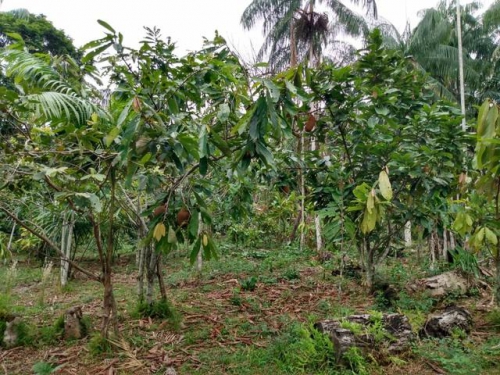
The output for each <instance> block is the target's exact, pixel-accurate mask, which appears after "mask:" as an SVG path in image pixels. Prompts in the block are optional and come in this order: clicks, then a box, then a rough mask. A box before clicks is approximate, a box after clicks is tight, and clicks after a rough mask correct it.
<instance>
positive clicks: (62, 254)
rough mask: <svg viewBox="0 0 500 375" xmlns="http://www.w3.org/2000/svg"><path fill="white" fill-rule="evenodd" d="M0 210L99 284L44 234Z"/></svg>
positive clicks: (6, 211)
mask: <svg viewBox="0 0 500 375" xmlns="http://www.w3.org/2000/svg"><path fill="white" fill-rule="evenodd" d="M0 210H1V211H3V212H4V213H5V214H6V215H7V216H9V217H10V218H11V219H12V220H14V221H15V222H16V223H17V224H19V225H20V226H21V227H23V228H24V229H26V230H27V231H28V232H30V233H31V234H33V235H34V236H36V237H38V238H39V239H41V240H42V241H43V242H45V243H46V244H47V245H49V246H50V247H51V248H52V249H54V250H55V251H56V252H57V253H58V254H59V256H60V257H61V258H62V259H63V260H64V261H65V262H68V263H69V264H71V266H72V267H74V268H75V269H76V270H78V271H80V272H81V273H83V274H85V275H87V276H88V277H90V278H91V279H92V280H94V281H98V282H101V281H102V280H101V278H100V277H99V276H97V275H94V274H93V273H92V272H90V271H87V270H86V269H84V268H82V267H80V266H79V265H78V263H76V262H74V261H73V260H71V259H69V258H68V257H66V255H64V253H63V252H62V251H61V249H60V248H59V247H58V246H57V245H56V244H55V243H54V242H52V241H51V240H50V239H49V238H48V237H47V236H46V235H45V234H43V233H39V232H37V231H36V230H35V229H33V228H32V227H30V226H29V225H28V224H26V223H25V222H23V221H22V220H21V219H19V218H18V217H17V216H16V215H15V214H14V213H12V212H10V211H9V210H8V209H7V208H5V207H3V206H1V205H0Z"/></svg>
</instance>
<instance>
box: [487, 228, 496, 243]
mask: <svg viewBox="0 0 500 375" xmlns="http://www.w3.org/2000/svg"><path fill="white" fill-rule="evenodd" d="M484 236H485V237H486V240H487V241H488V242H489V243H490V244H492V245H497V244H498V238H497V235H496V234H495V233H494V232H493V231H492V230H491V229H489V228H484Z"/></svg>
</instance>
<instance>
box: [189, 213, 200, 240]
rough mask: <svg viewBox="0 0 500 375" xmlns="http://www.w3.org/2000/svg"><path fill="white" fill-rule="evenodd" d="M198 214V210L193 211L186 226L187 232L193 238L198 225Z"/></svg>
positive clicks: (196, 232) (196, 233)
mask: <svg viewBox="0 0 500 375" xmlns="http://www.w3.org/2000/svg"><path fill="white" fill-rule="evenodd" d="M199 225H200V223H199V215H198V211H196V212H193V214H192V215H191V219H190V220H189V226H188V231H189V234H191V236H192V237H193V238H194V237H196V236H197V235H198V227H199Z"/></svg>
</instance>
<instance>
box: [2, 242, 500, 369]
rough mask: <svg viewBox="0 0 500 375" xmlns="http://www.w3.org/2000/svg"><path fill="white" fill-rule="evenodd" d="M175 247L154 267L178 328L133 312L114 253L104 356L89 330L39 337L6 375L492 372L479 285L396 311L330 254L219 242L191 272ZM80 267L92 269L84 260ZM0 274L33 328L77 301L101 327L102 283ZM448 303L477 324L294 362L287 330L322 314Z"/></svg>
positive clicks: (27, 267) (15, 357)
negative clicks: (390, 354) (344, 356)
mask: <svg viewBox="0 0 500 375" xmlns="http://www.w3.org/2000/svg"><path fill="white" fill-rule="evenodd" d="M182 254H183V253H182V252H181V251H178V252H176V253H173V254H171V255H170V256H169V257H168V259H167V260H166V265H165V269H164V272H165V277H166V282H167V286H168V293H169V301H170V303H171V305H172V306H173V307H174V309H175V311H176V312H177V313H178V314H179V316H180V317H181V320H180V323H178V324H175V322H172V321H171V320H160V319H150V318H139V317H137V315H136V314H135V313H134V311H135V306H136V297H135V293H136V285H135V283H136V276H137V275H136V271H135V259H134V257H133V256H131V255H130V254H129V255H127V254H122V255H121V257H120V258H119V259H117V261H116V265H115V273H114V277H113V279H114V285H115V290H116V299H117V302H118V306H119V312H120V321H119V327H120V331H121V334H122V335H121V336H122V337H121V338H120V339H114V340H113V345H114V349H113V351H112V352H110V353H104V354H99V353H96V351H95V348H94V349H93V348H92V346H91V345H89V340H90V339H89V338H88V337H87V338H84V339H81V340H77V341H73V342H69V343H65V342H62V341H60V340H55V341H54V340H53V338H49V339H45V341H44V337H43V334H36V335H34V336H33V337H35V338H33V339H32V340H33V342H31V343H27V345H25V346H22V347H17V348H13V349H9V350H6V349H1V348H0V368H1V369H3V371H4V373H5V374H9V375H10V374H33V373H34V372H33V370H32V368H33V365H34V364H36V363H40V362H42V363H46V364H52V365H54V366H55V365H61V367H60V368H59V370H57V372H55V373H58V374H101V373H102V374H114V373H118V374H135V375H141V374H163V373H165V370H166V369H167V368H168V367H173V368H175V369H176V370H177V373H178V374H271V373H272V374H273V375H278V374H290V373H297V374H340V373H344V374H355V373H363V371H365V373H367V374H372V373H373V374H419V375H425V374H436V373H438V374H439V373H442V374H445V373H456V374H495V373H498V374H500V370H499V369H496V363H498V361H499V360H500V334H498V333H497V332H496V331H495V328H496V329H498V328H500V327H494V326H492V323H490V322H489V321H488V320H487V319H485V317H486V315H487V311H488V307H487V306H486V305H487V303H488V302H489V299H490V298H491V296H490V294H489V293H490V291H489V290H488V289H481V288H478V289H475V290H474V292H473V293H471V295H469V296H467V297H465V298H460V299H459V298H458V296H452V297H450V298H449V299H448V300H446V301H441V302H436V301H432V300H429V299H425V298H422V299H420V300H416V299H413V297H411V298H410V297H409V296H408V295H407V294H405V293H404V292H401V293H400V295H399V299H398V302H397V303H396V305H395V306H394V305H393V306H392V307H384V302H385V301H383V299H382V298H381V297H377V298H375V297H374V296H373V295H372V294H371V293H369V291H368V289H367V288H366V287H364V286H363V282H362V279H359V278H358V277H357V275H356V274H348V273H346V274H345V275H343V276H339V275H336V276H334V275H333V274H332V271H335V270H337V269H338V262H337V260H336V258H335V257H333V258H332V259H329V260H328V261H326V262H322V259H320V257H317V256H316V255H315V254H314V253H313V252H311V251H299V250H298V249H295V248H289V247H288V248H278V249H251V250H242V249H241V247H239V246H236V245H234V246H229V245H227V246H223V247H222V248H221V251H220V259H219V260H214V261H210V262H206V263H205V265H204V270H203V272H202V273H201V274H198V273H197V272H196V271H195V270H194V268H193V267H192V266H191V265H190V264H189V261H188V259H187V258H186V257H184V256H183V255H182ZM389 263H390V266H388V267H387V268H385V269H384V270H382V274H383V275H384V276H385V277H386V278H387V279H388V280H389V281H390V282H391V283H392V284H396V285H403V284H404V283H405V282H407V281H408V280H409V279H410V278H417V277H420V276H423V275H426V274H428V272H426V270H425V267H421V266H422V264H424V263H425V262H422V261H419V260H417V259H411V258H410V259H406V258H397V259H390V260H389ZM85 265H86V266H87V267H90V268H94V269H96V270H97V269H98V265H97V264H96V263H95V261H93V260H88V261H85ZM417 265H418V266H417ZM334 274H335V272H334ZM0 277H1V279H0V281H1V283H2V285H1V286H0V288H3V289H0V290H2V294H1V296H2V298H3V300H4V302H5V301H8V303H9V304H10V305H9V306H10V308H11V310H12V311H13V312H14V313H16V314H17V315H20V316H22V318H23V320H25V321H27V322H29V324H31V327H32V330H33V332H35V331H37V332H38V331H40V332H42V331H43V327H50V326H52V325H53V324H54V322H55V321H56V320H57V318H58V317H59V316H61V314H62V313H63V312H64V311H65V310H66V309H67V308H69V307H72V306H75V305H80V306H82V308H83V312H84V315H85V316H87V317H89V318H90V320H91V321H92V324H93V327H94V329H98V328H99V321H100V308H101V296H102V288H101V286H100V285H99V284H97V283H95V282H93V281H90V280H87V279H86V278H85V277H84V276H83V275H81V274H77V275H75V279H74V280H72V281H71V283H70V284H69V286H68V287H67V288H65V289H64V290H61V288H60V287H59V286H58V283H57V280H58V269H57V268H56V267H54V269H52V270H51V273H50V276H48V277H46V278H45V279H44V280H43V281H42V279H43V277H42V270H41V269H40V266H39V265H38V264H34V263H33V262H32V263H31V264H28V263H25V262H21V263H19V264H18V265H17V266H16V270H15V271H13V270H12V267H11V268H10V269H9V268H7V267H6V266H4V267H2V268H1V269H0ZM252 289H253V290H252ZM450 303H457V304H460V305H465V306H467V307H468V308H469V309H470V310H471V311H472V313H473V315H474V321H475V327H474V330H473V332H472V333H471V334H470V336H468V337H465V336H464V335H463V334H462V333H457V335H456V336H454V337H452V338H450V339H447V340H442V341H435V340H434V341H433V340H419V341H417V342H416V343H415V346H414V347H413V348H412V349H411V350H410V351H409V352H408V353H405V354H402V355H401V356H400V357H398V358H389V359H388V360H387V361H384V363H378V362H377V361H375V360H374V359H367V360H366V362H363V363H358V364H356V363H354V364H353V367H352V369H353V370H352V369H349V366H346V367H345V368H343V369H342V368H333V367H328V368H322V367H311V368H308V367H307V366H308V365H304V366H303V364H302V362H300V360H297V361H296V360H295V359H294V358H293V355H294V353H297V357H301V356H302V357H303V352H305V351H306V348H305V346H304V347H301V346H300V345H302V344H300V343H301V341H300V340H299V341H297V339H296V336H293V329H292V327H297V326H298V325H299V323H300V324H302V325H301V326H302V327H309V326H310V323H314V322H315V321H317V320H320V319H327V318H334V317H343V316H346V315H349V314H352V313H356V312H366V311H370V310H384V309H392V311H400V312H404V313H406V314H408V315H409V316H410V320H411V321H412V323H413V324H414V325H416V326H417V325H418V324H422V322H423V320H424V319H425V316H426V314H427V313H428V312H431V311H433V310H435V309H439V308H440V307H442V306H444V305H446V304H450ZM4 304H5V303H4ZM499 320H500V319H499ZM47 335H49V334H47V333H46V336H47ZM283 353H289V354H285V355H283ZM287 356H289V357H290V358H291V359H290V358H288V357H287ZM302 357H301V358H302Z"/></svg>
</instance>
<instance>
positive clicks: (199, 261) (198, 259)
mask: <svg viewBox="0 0 500 375" xmlns="http://www.w3.org/2000/svg"><path fill="white" fill-rule="evenodd" d="M202 233H203V222H202V221H201V212H199V213H198V237H200V236H201V234H202ZM202 268H203V249H200V251H198V255H197V256H196V270H197V271H198V273H201V270H202Z"/></svg>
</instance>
